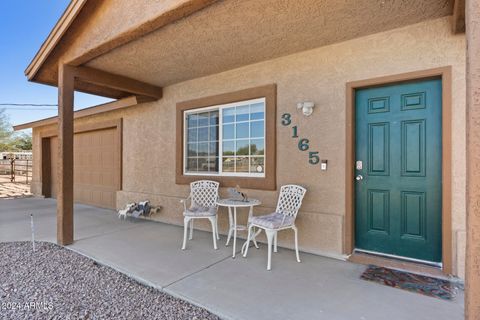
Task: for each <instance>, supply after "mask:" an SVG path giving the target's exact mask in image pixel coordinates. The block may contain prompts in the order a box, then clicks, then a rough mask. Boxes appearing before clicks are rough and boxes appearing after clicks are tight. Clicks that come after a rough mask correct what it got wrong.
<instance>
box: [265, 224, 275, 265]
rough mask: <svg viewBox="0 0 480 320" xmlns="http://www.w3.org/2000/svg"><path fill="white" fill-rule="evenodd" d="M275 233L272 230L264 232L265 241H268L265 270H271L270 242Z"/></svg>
mask: <svg viewBox="0 0 480 320" xmlns="http://www.w3.org/2000/svg"><path fill="white" fill-rule="evenodd" d="M275 232H276V231H274V230H268V229H266V230H265V233H266V234H267V240H268V259H267V270H271V269H272V242H273V238H274V237H275Z"/></svg>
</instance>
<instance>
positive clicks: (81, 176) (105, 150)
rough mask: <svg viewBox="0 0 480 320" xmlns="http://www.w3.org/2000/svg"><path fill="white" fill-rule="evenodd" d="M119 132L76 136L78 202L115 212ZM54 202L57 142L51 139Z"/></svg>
mask: <svg viewBox="0 0 480 320" xmlns="http://www.w3.org/2000/svg"><path fill="white" fill-rule="evenodd" d="M116 130H120V129H118V128H111V129H103V130H96V131H88V132H82V133H77V134H75V136H74V197H75V202H77V203H84V204H90V205H94V206H98V207H103V208H115V206H116V192H117V191H118V190H120V184H121V168H120V163H121V161H119V160H120V157H121V155H120V154H119V152H118V150H119V149H120V148H119V147H118V144H119V143H120V141H119V139H118V138H117V137H118V134H117V131H116ZM51 152H52V156H51V161H52V163H51V174H52V178H51V181H52V185H51V194H52V198H56V197H57V179H56V176H57V156H56V155H57V153H58V139H57V137H53V138H51Z"/></svg>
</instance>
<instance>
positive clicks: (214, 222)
mask: <svg viewBox="0 0 480 320" xmlns="http://www.w3.org/2000/svg"><path fill="white" fill-rule="evenodd" d="M208 220H210V223H211V224H212V237H213V248H214V249H215V250H217V249H218V248H217V228H216V227H217V217H208Z"/></svg>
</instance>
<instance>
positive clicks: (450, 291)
mask: <svg viewBox="0 0 480 320" xmlns="http://www.w3.org/2000/svg"><path fill="white" fill-rule="evenodd" d="M361 278H362V279H364V280H368V281H373V282H377V283H380V284H383V285H386V286H389V287H394V288H399V289H403V290H408V291H412V292H417V293H420V294H423V295H426V296H430V297H435V298H439V299H443V300H453V298H455V296H456V294H457V293H458V290H459V288H461V285H460V284H456V283H453V282H451V281H448V280H442V279H436V278H432V277H427V276H421V275H417V274H413V273H408V272H404V271H397V270H392V269H387V268H383V267H377V266H369V267H368V268H367V270H365V272H364V273H363V274H362V275H361Z"/></svg>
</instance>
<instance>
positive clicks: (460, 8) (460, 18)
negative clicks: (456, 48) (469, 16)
mask: <svg viewBox="0 0 480 320" xmlns="http://www.w3.org/2000/svg"><path fill="white" fill-rule="evenodd" d="M452 32H453V33H454V34H457V33H463V32H465V0H455V3H454V4H453V16H452Z"/></svg>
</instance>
